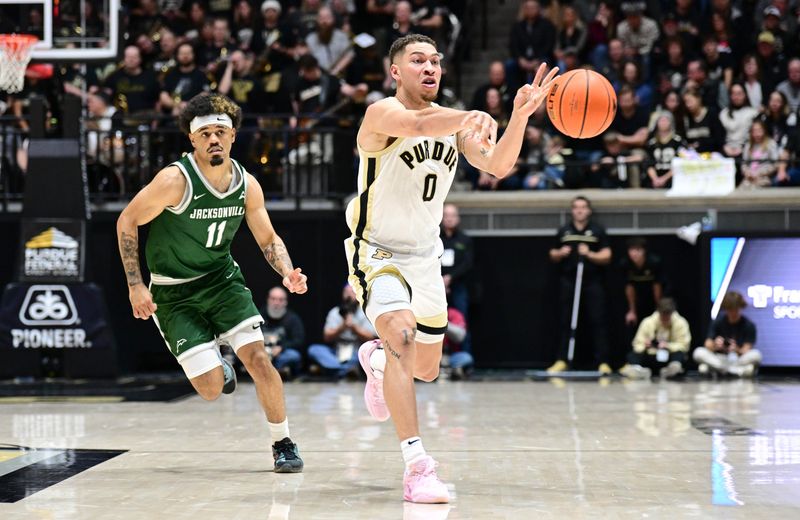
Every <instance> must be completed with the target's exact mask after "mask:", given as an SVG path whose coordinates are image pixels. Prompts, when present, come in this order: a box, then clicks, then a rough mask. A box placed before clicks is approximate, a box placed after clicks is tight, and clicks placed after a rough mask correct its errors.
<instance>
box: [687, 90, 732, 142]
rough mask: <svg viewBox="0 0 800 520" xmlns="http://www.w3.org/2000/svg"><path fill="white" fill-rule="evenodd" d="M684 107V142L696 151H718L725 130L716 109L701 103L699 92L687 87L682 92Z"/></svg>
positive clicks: (723, 140)
mask: <svg viewBox="0 0 800 520" xmlns="http://www.w3.org/2000/svg"><path fill="white" fill-rule="evenodd" d="M683 104H684V106H685V107H686V115H685V116H684V121H683V123H684V124H683V126H684V128H685V131H686V136H685V137H686V142H687V144H688V145H689V147H690V148H693V149H694V150H695V151H697V152H700V153H702V152H719V151H720V150H722V145H723V143H724V142H725V131H724V130H723V128H722V124H721V123H720V122H719V116H718V115H717V113H716V111H714V110H711V109H710V108H707V107H705V106H704V105H703V99H702V97H701V96H700V92H698V91H697V90H693V89H689V90H687V91H686V92H684V93H683Z"/></svg>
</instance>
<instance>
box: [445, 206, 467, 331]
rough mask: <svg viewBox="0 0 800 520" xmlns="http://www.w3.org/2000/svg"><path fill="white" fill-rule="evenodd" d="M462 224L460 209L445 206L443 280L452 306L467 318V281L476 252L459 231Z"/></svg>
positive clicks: (465, 236)
mask: <svg viewBox="0 0 800 520" xmlns="http://www.w3.org/2000/svg"><path fill="white" fill-rule="evenodd" d="M460 223H461V217H460V216H459V214H458V207H457V206H456V205H455V204H445V205H444V211H443V215H442V229H441V233H440V236H441V239H442V244H443V246H444V252H443V253H442V258H441V261H442V278H443V279H444V287H445V290H446V291H447V292H448V293H449V295H450V302H451V305H452V306H453V307H455V308H456V309H458V310H459V311H460V312H461V314H463V315H464V317H465V318H466V317H467V316H468V315H469V314H468V309H469V292H468V290H467V280H468V278H469V274H470V272H471V271H472V259H473V256H474V251H473V245H472V239H471V238H470V237H469V236H468V235H466V234H465V233H464V232H463V231H461V229H459V227H458V226H459V224H460Z"/></svg>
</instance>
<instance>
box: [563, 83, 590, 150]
mask: <svg viewBox="0 0 800 520" xmlns="http://www.w3.org/2000/svg"><path fill="white" fill-rule="evenodd" d="M574 77H575V73H574V72H573V73H572V74H571V75H570V77H569V78H568V79H567V82H566V83H564V88H563V89H561V97H560V98H559V99H558V120H559V122H560V123H561V128H563V129H564V130H563V131H564V133H565V134H567V135H570V134H569V132H567V131H566V130H567V125H566V124H564V118H563V117H562V116H561V111H562V110H563V109H564V103H563V101H564V93H565V92H566V91H567V87H568V86H569V82H570V81H572V78H574ZM584 110H585V109H584ZM570 137H571V136H570Z"/></svg>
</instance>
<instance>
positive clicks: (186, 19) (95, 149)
mask: <svg viewBox="0 0 800 520" xmlns="http://www.w3.org/2000/svg"><path fill="white" fill-rule="evenodd" d="M91 3H92V2H91V1H90V2H84V4H91ZM78 5H79V4H78V3H77V2H62V3H61V4H60V7H59V9H60V12H59V14H58V16H57V18H56V22H55V34H56V36H64V37H67V36H76V35H82V36H86V37H90V38H91V37H103V36H107V32H104V30H103V29H102V28H103V20H101V19H100V18H99V15H96V14H95V15H92V16H90V17H89V18H90V22H91V23H89V24H88V25H87V26H85V27H83V28H81V27H80V25H79V17H78V16H76V14H77V12H78V11H77V9H78ZM122 7H123V10H122V12H121V14H120V16H121V19H120V25H121V27H123V29H124V34H123V41H122V44H121V46H122V49H121V55H122V60H121V62H119V63H114V62H113V61H112V62H108V63H96V62H95V63H90V64H88V66H86V67H85V68H83V67H82V66H81V65H80V64H57V66H56V67H50V68H48V69H46V70H44V72H43V71H42V70H41V69H38V68H29V70H28V71H27V73H26V79H25V86H24V89H23V90H22V92H19V93H15V94H7V93H5V92H0V115H6V116H12V117H15V118H17V121H16V123H15V124H14V126H16V127H17V129H18V130H19V131H20V134H19V139H20V140H22V139H23V138H24V135H25V133H26V132H27V131H28V125H27V122H26V120H25V116H26V114H27V112H28V107H29V103H30V100H31V99H32V98H33V97H39V98H43V99H44V100H45V103H46V109H47V111H48V114H49V115H50V116H51V117H48V118H47V124H48V126H49V127H50V128H49V130H51V131H52V132H53V133H57V132H58V128H57V125H58V121H59V118H60V116H61V114H60V107H61V105H62V103H61V100H62V99H63V96H65V95H74V96H79V97H81V98H83V99H84V101H86V104H87V105H88V104H89V103H94V104H97V103H96V102H92V101H90V100H91V97H92V96H99V97H100V98H102V101H103V103H104V104H105V105H106V106H107V107H108V108H109V110H108V111H105V110H103V112H102V113H98V112H97V111H90V114H91V116H94V117H96V118H97V119H102V121H95V122H93V123H92V124H91V125H90V129H94V130H95V131H98V130H101V129H102V130H103V131H106V132H108V131H110V130H112V129H113V130H117V129H119V130H121V131H122V132H123V133H124V132H126V131H128V133H130V131H131V130H135V129H140V130H141V129H142V128H143V127H142V125H143V124H144V125H145V128H146V129H148V130H150V131H152V130H160V129H167V130H169V129H173V130H174V129H175V122H174V121H175V116H176V115H177V114H178V113H179V112H180V110H181V109H182V108H183V106H185V104H186V102H187V101H188V100H189V99H191V98H192V97H193V96H195V95H197V94H199V93H202V92H210V91H214V92H219V93H222V94H225V95H227V96H229V97H231V98H232V99H233V100H234V101H236V102H237V103H238V104H239V105H240V106H241V107H242V109H243V112H244V115H245V119H244V124H243V128H244V129H245V131H244V132H242V134H243V135H244V134H249V135H254V137H242V138H241V139H237V144H236V147H235V149H234V154H236V157H237V158H238V159H239V160H240V161H241V162H243V163H245V164H247V165H248V166H249V167H251V169H253V170H256V169H257V168H258V166H259V164H264V163H266V162H267V158H266V157H264V155H265V153H264V149H265V148H268V147H269V144H265V143H263V142H259V141H258V136H257V135H255V134H257V132H258V131H259V130H262V131H265V132H266V131H267V129H276V128H277V129H286V128H288V129H294V130H300V129H305V128H311V127H317V128H324V127H326V126H328V127H336V126H347V127H349V128H351V129H352V128H354V126H355V123H357V121H358V119H359V118H360V116H361V115H362V114H363V112H364V110H365V109H366V106H367V104H368V103H371V102H374V101H376V100H378V99H381V98H382V97H384V96H386V95H387V94H389V93H390V92H391V91H392V90H393V84H392V79H391V77H390V75H389V74H388V68H389V63H388V60H387V59H386V58H385V56H386V55H387V52H388V49H389V46H390V45H391V43H392V42H393V41H394V39H396V38H397V37H399V36H401V35H403V34H406V33H409V32H418V33H425V34H427V35H429V36H431V37H433V38H435V39H436V40H437V42H438V44H439V45H440V46H441V48H442V49H447V48H450V49H452V48H453V45H454V44H455V42H456V39H457V37H458V33H459V28H460V26H461V23H460V21H459V16H463V13H462V12H461V11H462V9H463V7H464V3H463V2H457V1H448V0H412V1H404V0H401V1H394V0H389V1H387V0H355V1H354V0H328V1H322V0H302V1H301V0H282V1H278V0H208V1H207V0H122ZM2 9H11V7H8V8H6V7H0V33H2V32H28V33H33V34H36V35H38V36H40V37H41V36H42V27H41V13H40V12H39V11H38V10H37V9H35V8H34V9H31V10H30V16H29V18H30V20H20V22H19V24H18V25H16V26H14V24H13V23H12V20H11V18H13V16H11V17H9V16H3V14H4V11H2ZM89 11H90V13H96V12H97V9H91V8H90V9H89ZM15 12H18V11H15ZM73 12H74V13H73ZM447 96H449V97H450V98H452V99H453V100H454V99H455V98H454V95H453V94H452V90H451V89H445V90H444V93H443V97H445V98H446V97H447ZM95 101H96V100H95ZM454 102H455V101H454ZM112 116H114V117H112ZM164 131H165V130H162V133H163V132H164ZM154 135H155V134H154ZM140 140H141V139H140ZM102 141H103V139H102V138H97V137H95V138H94V142H93V143H91V144H92V146H91V149H90V150H89V152H90V153H91V156H90V160H91V159H93V158H95V157H97V156H100V155H101V153H100V152H101V149H102V148H106V149H111V148H113V146H114V144H113V139H111V140H110V141H111V142H110V143H103V142H102ZM295 141H297V139H295ZM179 143H181V141H179V140H175V145H172V143H170V144H171V149H172V151H173V152H174V151H175V147H176V145H177V146H178V147H185V146H186V143H183V144H179ZM18 144H19V143H18ZM129 144H130V143H125V142H124V141H123V140H118V143H117V146H118V148H119V151H120V153H119V154H118V155H121V151H122V148H124V147H125V146H126V145H128V146H129ZM296 145H297V143H296V142H292V143H289V147H290V148H291V147H294V148H296ZM19 147H21V145H20V146H14V147H13V148H14V149H17V148H19ZM8 148H9V149H11V148H12V147H8ZM164 148H165V149H170V147H169V146H168V147H164ZM184 151H185V150H184ZM283 153H284V155H288V153H289V150H286V151H285V152H283ZM113 155H114V154H113V153H106V156H108V157H112V156H113ZM11 162H12V163H14V164H19V161H11ZM350 163H352V161H350ZM22 173H24V169H23V172H22ZM254 173H257V172H255V171H254Z"/></svg>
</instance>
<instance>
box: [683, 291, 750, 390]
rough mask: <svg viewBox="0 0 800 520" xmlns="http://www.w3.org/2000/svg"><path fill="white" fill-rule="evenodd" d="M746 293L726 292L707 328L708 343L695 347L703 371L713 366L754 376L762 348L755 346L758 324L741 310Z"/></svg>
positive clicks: (744, 305)
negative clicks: (715, 317)
mask: <svg viewBox="0 0 800 520" xmlns="http://www.w3.org/2000/svg"><path fill="white" fill-rule="evenodd" d="M745 307H747V303H745V301H744V297H742V295H741V294H739V293H738V292H735V291H730V292H728V293H726V294H725V297H724V298H723V299H722V305H721V309H722V310H723V311H725V313H724V314H721V315H720V316H717V319H715V320H714V321H713V322H711V325H710V326H709V328H708V334H707V337H706V341H705V344H704V345H703V346H702V347H698V348H697V349H695V351H694V360H695V361H696V362H697V363H698V364H699V369H700V373H701V374H705V373H708V372H709V370H710V369H713V370H714V371H716V372H718V373H721V374H731V375H734V376H738V377H752V376H753V374H755V372H756V369H757V368H758V365H759V364H760V363H761V352H759V351H758V350H756V349H755V348H753V346H754V345H755V343H756V326H755V324H754V323H753V322H752V321H750V320H749V319H747V317H745V316H744V315H743V314H742V309H743V308H745Z"/></svg>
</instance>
